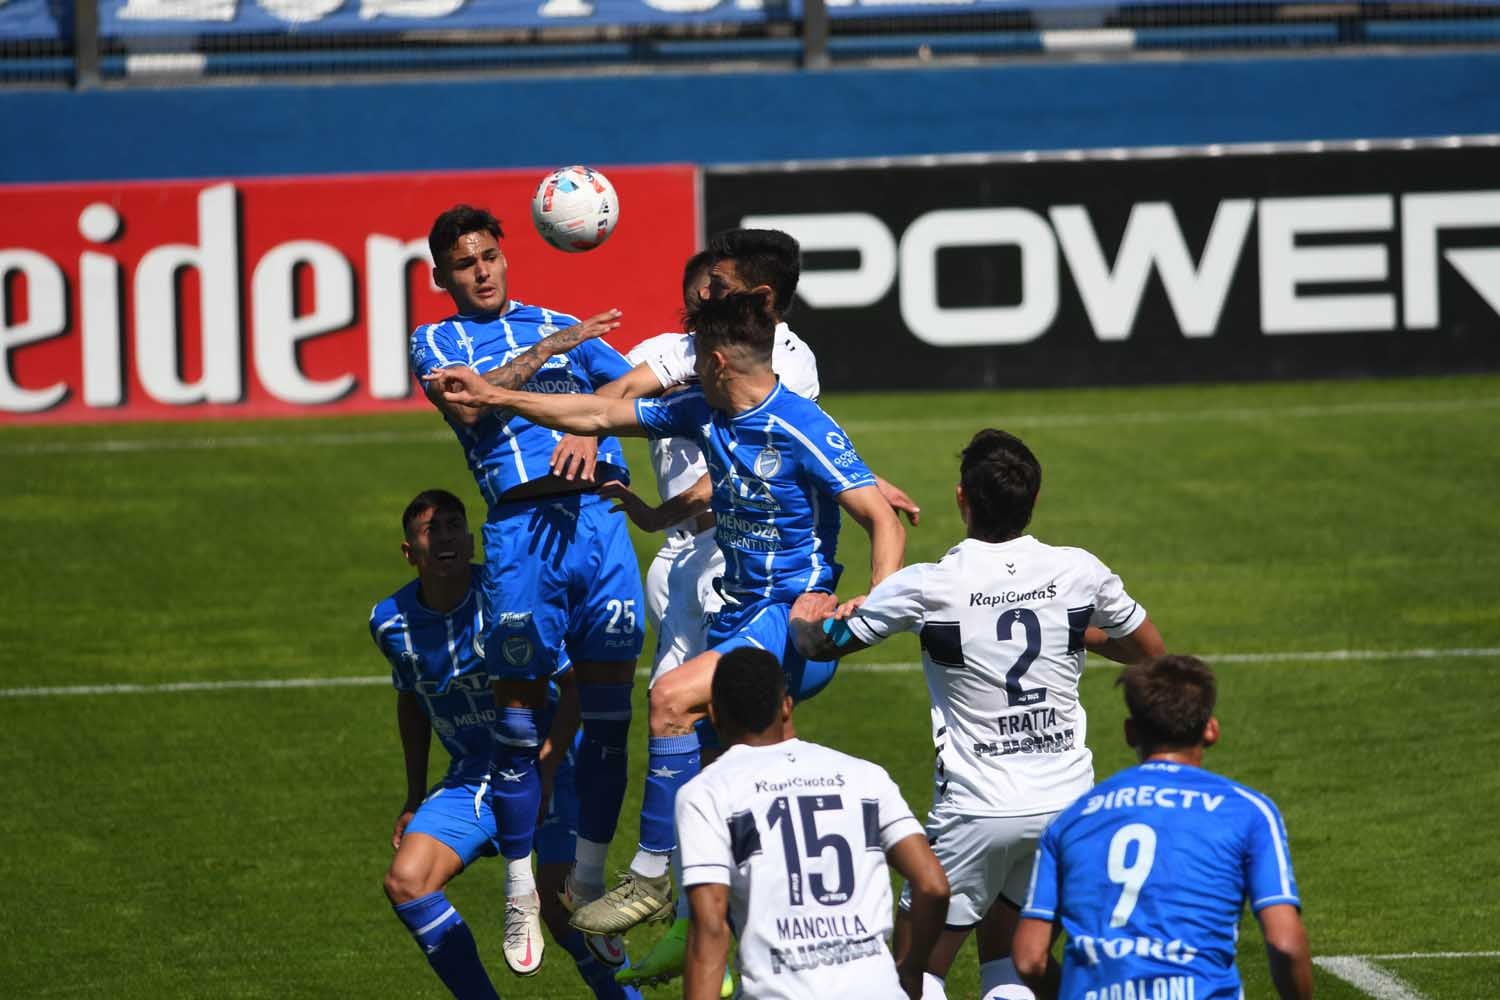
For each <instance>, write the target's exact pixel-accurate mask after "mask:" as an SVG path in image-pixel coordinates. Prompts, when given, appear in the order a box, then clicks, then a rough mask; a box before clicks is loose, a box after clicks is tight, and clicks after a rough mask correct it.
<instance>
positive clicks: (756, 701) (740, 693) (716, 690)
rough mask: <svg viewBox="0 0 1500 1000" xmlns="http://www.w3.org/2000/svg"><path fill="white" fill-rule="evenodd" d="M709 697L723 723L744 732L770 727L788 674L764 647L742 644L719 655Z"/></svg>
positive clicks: (783, 695) (755, 731) (779, 703)
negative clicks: (757, 647)
mask: <svg viewBox="0 0 1500 1000" xmlns="http://www.w3.org/2000/svg"><path fill="white" fill-rule="evenodd" d="M710 697H711V698H712V699H713V703H714V716H715V717H716V718H717V719H718V720H719V723H720V725H722V726H726V727H728V728H731V729H735V730H738V731H740V732H744V733H763V732H765V731H766V730H767V729H770V728H771V725H772V724H773V723H774V722H775V721H776V716H777V713H779V712H780V711H781V701H782V699H783V698H785V697H786V674H784V673H782V670H781V664H780V663H779V662H778V661H777V659H776V657H774V656H772V655H771V654H770V653H768V652H766V651H765V650H764V649H756V648H755V647H754V646H741V647H739V648H738V649H731V650H730V651H729V652H727V653H725V654H724V655H723V656H721V657H720V658H719V664H718V666H716V667H715V668H714V679H713V686H712V689H711V694H710Z"/></svg>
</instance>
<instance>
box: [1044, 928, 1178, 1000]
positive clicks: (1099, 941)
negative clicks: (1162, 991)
mask: <svg viewBox="0 0 1500 1000" xmlns="http://www.w3.org/2000/svg"><path fill="white" fill-rule="evenodd" d="M1068 947H1069V948H1071V949H1072V950H1074V951H1076V952H1078V953H1079V954H1080V955H1081V956H1082V958H1083V959H1084V961H1086V962H1088V964H1089V965H1099V964H1100V963H1101V962H1104V961H1105V960H1106V959H1113V960H1119V959H1122V958H1129V957H1130V956H1131V955H1139V956H1141V957H1142V958H1154V959H1156V960H1157V961H1160V962H1173V963H1175V964H1177V965H1187V964H1188V963H1189V962H1191V961H1192V960H1193V959H1194V958H1196V957H1197V955H1198V949H1197V948H1194V947H1193V946H1192V945H1190V944H1185V943H1184V942H1182V941H1179V940H1176V939H1175V938H1174V939H1173V940H1171V941H1163V940H1162V939H1161V938H1150V937H1145V936H1142V935H1137V936H1135V937H1123V936H1121V937H1107V938H1101V937H1091V936H1089V935H1087V934H1080V935H1078V936H1077V937H1075V938H1073V939H1071V940H1070V941H1069V942H1068ZM1150 995H1151V994H1150V993H1142V994H1141V996H1147V997H1149V996H1150Z"/></svg>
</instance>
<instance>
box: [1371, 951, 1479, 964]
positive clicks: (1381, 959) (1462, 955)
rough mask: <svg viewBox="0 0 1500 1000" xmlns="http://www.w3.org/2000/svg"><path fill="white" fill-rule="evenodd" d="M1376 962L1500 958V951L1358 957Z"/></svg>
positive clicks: (1415, 952)
mask: <svg viewBox="0 0 1500 1000" xmlns="http://www.w3.org/2000/svg"><path fill="white" fill-rule="evenodd" d="M1356 957H1358V958H1368V959H1370V960H1371V961H1375V962H1399V961H1402V960H1405V959H1409V958H1500V951H1398V952H1395V953H1393V954H1390V955H1358V956H1356Z"/></svg>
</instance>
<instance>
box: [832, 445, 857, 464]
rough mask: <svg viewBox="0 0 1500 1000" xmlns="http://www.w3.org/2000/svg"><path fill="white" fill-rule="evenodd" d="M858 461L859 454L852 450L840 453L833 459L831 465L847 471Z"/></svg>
mask: <svg viewBox="0 0 1500 1000" xmlns="http://www.w3.org/2000/svg"><path fill="white" fill-rule="evenodd" d="M858 461H859V453H858V452H856V451H854V449H852V448H851V449H849V450H848V451H841V452H839V453H838V454H837V455H835V456H834V457H833V464H834V465H837V466H838V467H839V468H840V469H847V468H849V466H851V465H853V464H854V463H855V462H858Z"/></svg>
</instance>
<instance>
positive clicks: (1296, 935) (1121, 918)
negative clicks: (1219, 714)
mask: <svg viewBox="0 0 1500 1000" xmlns="http://www.w3.org/2000/svg"><path fill="white" fill-rule="evenodd" d="M1119 683H1120V684H1121V685H1122V686H1123V687H1124V688H1125V704H1126V706H1127V707H1128V708H1129V711H1130V716H1129V718H1127V719H1126V720H1125V739H1126V741H1127V742H1128V743H1129V744H1130V745H1131V746H1132V747H1134V748H1135V751H1136V754H1137V755H1138V756H1139V757H1140V760H1141V763H1140V764H1139V765H1138V766H1136V767H1131V768H1127V769H1126V770H1124V771H1121V772H1120V773H1118V774H1116V775H1114V776H1113V777H1111V778H1110V779H1109V780H1107V781H1104V782H1101V783H1100V784H1098V785H1095V786H1094V788H1093V789H1092V790H1091V791H1089V792H1087V793H1086V794H1084V795H1083V796H1082V797H1080V798H1079V799H1078V801H1077V802H1075V803H1073V805H1071V806H1069V807H1068V808H1067V809H1065V810H1064V811H1063V812H1062V814H1061V815H1059V816H1058V817H1057V819H1056V820H1054V821H1053V823H1052V825H1051V826H1049V827H1048V828H1047V831H1046V833H1044V834H1043V835H1042V841H1041V846H1040V847H1038V849H1037V860H1036V865H1035V868H1034V869H1033V874H1032V883H1031V890H1030V892H1029V894H1028V898H1027V900H1026V905H1025V906H1024V907H1023V908H1022V910H1021V917H1022V919H1021V922H1020V924H1019V926H1018V927H1017V928H1016V935H1015V940H1014V947H1013V952H1014V956H1015V963H1016V968H1017V970H1018V971H1020V973H1021V974H1022V976H1023V977H1025V979H1026V980H1027V982H1028V983H1030V984H1031V985H1032V987H1033V988H1035V989H1037V990H1038V991H1042V990H1044V989H1046V990H1050V989H1051V988H1055V987H1056V983H1049V978H1051V974H1053V973H1055V972H1056V968H1057V967H1056V965H1055V964H1052V963H1050V962H1049V959H1050V957H1051V955H1050V952H1051V946H1052V941H1053V938H1054V936H1055V933H1056V928H1058V927H1061V928H1062V929H1063V930H1066V931H1067V932H1068V942H1067V944H1066V945H1065V946H1064V950H1063V961H1062V969H1061V973H1062V981H1061V989H1060V992H1059V993H1058V996H1060V997H1061V998H1063V1000H1124V998H1127V997H1133V998H1144V1000H1154V998H1156V997H1182V998H1191V1000H1221V998H1222V1000H1234V998H1237V997H1242V996H1243V991H1242V989H1241V987H1240V977H1239V972H1238V970H1237V969H1236V968H1235V964H1234V951H1235V941H1236V939H1237V937H1238V929H1239V920H1240V913H1241V911H1242V910H1243V909H1244V906H1245V904H1246V902H1248V903H1249V904H1250V909H1251V912H1253V913H1254V914H1255V917H1256V919H1257V920H1258V921H1259V922H1260V927H1261V931H1262V933H1263V935H1264V937H1265V941H1266V954H1267V957H1268V958H1269V959H1270V965H1271V980H1272V982H1273V983H1274V984H1275V988H1276V992H1277V994H1278V995H1279V996H1280V997H1281V998H1282V1000H1303V998H1306V997H1311V996H1312V965H1311V960H1310V958H1309V957H1308V946H1307V933H1306V931H1304V930H1303V927H1302V918H1301V915H1300V910H1301V901H1300V899H1299V898H1298V895H1297V880H1296V878H1295V876H1294V875H1293V874H1292V859H1291V855H1290V853H1289V852H1288V850H1287V838H1286V827H1285V826H1284V825H1283V823H1282V821H1281V813H1280V812H1278V811H1277V809H1276V805H1275V803H1273V802H1272V801H1271V800H1270V799H1268V798H1266V796H1264V795H1262V794H1260V793H1259V792H1257V791H1255V790H1253V789H1250V788H1246V787H1245V786H1244V785H1240V784H1237V783H1236V782H1233V781H1230V780H1229V779H1228V778H1223V777H1220V776H1219V775H1217V774H1213V773H1211V772H1209V771H1206V770H1204V769H1203V766H1202V764H1203V751H1204V750H1205V749H1206V748H1207V747H1210V746H1213V745H1214V743H1216V742H1217V741H1218V739H1219V722H1218V720H1217V719H1216V718H1214V715H1213V710H1214V697H1215V683H1214V675H1213V672H1212V671H1211V670H1209V668H1208V667H1207V666H1206V665H1205V664H1204V663H1203V662H1202V661H1201V660H1198V659H1196V658H1194V657H1191V656H1162V657H1158V658H1156V659H1152V660H1146V661H1144V662H1142V663H1137V664H1135V665H1133V666H1129V667H1126V668H1125V670H1124V671H1123V672H1122V673H1121V675H1120V680H1119ZM1047 995H1050V992H1049V993H1048V994H1047Z"/></svg>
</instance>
